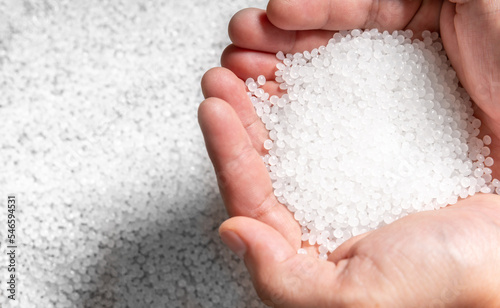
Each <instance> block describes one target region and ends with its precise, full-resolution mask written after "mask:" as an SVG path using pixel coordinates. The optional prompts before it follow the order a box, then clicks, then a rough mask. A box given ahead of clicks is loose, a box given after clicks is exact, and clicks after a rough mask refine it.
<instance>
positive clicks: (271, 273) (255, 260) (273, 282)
mask: <svg viewBox="0 0 500 308" xmlns="http://www.w3.org/2000/svg"><path fill="white" fill-rule="evenodd" d="M219 233H220V236H221V239H222V241H223V242H224V243H225V244H226V245H228V246H229V248H230V249H231V250H233V251H234V252H235V253H236V254H238V255H239V256H240V257H242V258H243V259H244V261H245V265H246V266H247V268H248V271H249V272H250V275H251V277H252V281H253V283H254V286H255V289H256V291H257V294H258V295H259V297H260V298H261V299H262V301H263V302H264V303H265V304H266V305H268V306H271V307H336V306H338V305H340V304H341V302H342V301H341V300H340V297H341V296H340V295H341V294H340V292H339V284H338V280H339V279H338V277H339V275H340V274H341V272H342V270H341V269H339V268H338V267H337V266H335V264H334V263H332V262H327V261H322V260H319V259H318V258H317V257H316V256H310V255H299V254H297V249H298V247H292V246H291V245H290V243H289V242H288V241H287V240H286V239H285V238H284V237H283V235H281V233H279V232H278V231H276V230H275V229H274V228H272V227H270V226H268V225H266V224H264V223H262V222H260V221H257V220H255V219H251V218H247V217H233V218H230V219H228V220H227V221H225V222H224V223H223V224H222V225H221V227H220V229H219ZM341 267H342V266H341Z"/></svg>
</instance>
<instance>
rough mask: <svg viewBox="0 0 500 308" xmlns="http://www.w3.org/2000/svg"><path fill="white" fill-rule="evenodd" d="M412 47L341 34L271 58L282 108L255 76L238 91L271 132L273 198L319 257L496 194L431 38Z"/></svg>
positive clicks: (480, 143)
mask: <svg viewBox="0 0 500 308" xmlns="http://www.w3.org/2000/svg"><path fill="white" fill-rule="evenodd" d="M412 36H413V33H412V32H411V31H409V30H407V31H395V32H393V33H389V32H387V31H384V32H383V33H381V32H379V31H378V30H377V29H373V30H366V31H361V30H352V31H341V32H339V33H336V34H335V35H334V36H333V38H332V39H331V40H330V41H329V42H328V44H327V45H326V46H321V47H319V48H317V49H313V50H312V51H311V52H308V51H305V52H303V53H296V54H287V55H284V54H283V53H282V52H279V53H278V54H277V58H278V59H279V60H281V61H282V62H280V63H278V64H277V71H276V73H275V74H276V81H277V82H278V83H280V89H282V90H285V91H286V94H283V95H282V96H281V97H278V96H276V95H269V93H265V91H264V90H263V89H261V88H260V86H262V85H264V84H265V82H266V80H265V78H264V76H259V78H258V79H257V81H255V80H253V79H248V80H247V81H246V85H247V88H248V90H249V92H248V94H249V96H250V98H251V101H252V103H253V105H254V107H255V110H256V112H257V114H258V116H259V117H260V118H261V120H262V122H263V123H264V124H265V126H266V128H267V130H268V131H269V140H266V141H265V142H264V147H265V148H266V149H267V150H268V151H269V152H268V154H266V155H265V156H264V157H263V160H264V163H265V164H266V165H267V168H268V171H269V175H270V177H271V180H272V185H273V188H274V194H275V196H276V197H277V199H278V201H279V202H280V203H282V204H284V205H286V206H287V207H288V209H289V210H290V211H291V212H293V213H294V217H295V219H296V220H297V221H298V222H299V223H300V225H301V227H302V240H303V241H308V242H309V243H310V244H312V245H314V244H317V245H318V246H319V252H320V258H323V259H326V258H327V253H328V252H332V251H333V250H334V249H335V248H336V247H338V245H340V244H341V243H342V242H344V241H346V240H347V239H349V238H350V237H352V236H356V235H358V234H361V233H364V232H367V231H369V230H373V229H376V228H378V227H380V226H382V225H384V224H388V223H391V222H392V221H394V220H396V219H398V218H401V217H403V216H405V215H408V214H410V213H413V212H418V211H424V210H432V209H438V208H441V207H444V206H446V205H448V204H454V203H456V202H457V201H458V198H466V197H468V196H472V195H474V194H476V193H478V192H481V193H490V192H494V191H495V189H496V188H497V187H499V186H500V182H499V181H498V180H492V176H491V173H492V170H491V169H490V168H491V166H492V165H493V159H492V158H491V157H488V155H489V154H490V149H489V148H488V145H489V144H490V143H491V138H490V137H489V136H484V137H482V138H479V135H480V131H479V128H480V126H481V121H480V120H479V119H477V118H475V117H474V115H473V109H472V103H471V101H470V98H469V96H468V94H467V93H466V91H465V90H464V89H463V88H461V87H460V86H459V83H458V79H457V76H456V73H455V71H454V70H453V68H452V67H451V66H450V62H449V60H448V59H447V57H446V54H445V51H444V50H443V45H442V43H441V40H440V39H439V36H438V34H437V33H430V32H429V31H424V32H423V33H422V37H423V40H418V39H415V40H412ZM499 190H500V189H499Z"/></svg>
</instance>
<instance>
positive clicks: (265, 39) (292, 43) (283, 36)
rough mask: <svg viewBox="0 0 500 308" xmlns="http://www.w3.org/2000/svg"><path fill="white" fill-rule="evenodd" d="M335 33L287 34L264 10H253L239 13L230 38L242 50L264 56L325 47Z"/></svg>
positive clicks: (309, 32) (303, 32)
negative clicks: (248, 50) (267, 53)
mask: <svg viewBox="0 0 500 308" xmlns="http://www.w3.org/2000/svg"><path fill="white" fill-rule="evenodd" d="M333 34H334V31H324V30H310V31H288V30H283V29H280V28H278V27H276V26H275V25H273V24H272V23H271V22H270V21H269V19H268V18H267V15H266V12H265V11H264V10H260V9H255V8H250V9H245V10H242V11H239V12H238V13H236V14H235V15H234V16H233V18H232V19H231V22H230V23H229V36H230V38H231V41H232V42H233V44H234V45H236V46H238V47H240V48H246V49H252V50H258V51H262V52H269V53H273V54H275V53H277V52H278V51H283V52H285V53H295V52H303V51H304V50H310V49H312V48H316V47H318V46H321V45H326V43H327V42H328V40H329V39H331V38H332V36H333Z"/></svg>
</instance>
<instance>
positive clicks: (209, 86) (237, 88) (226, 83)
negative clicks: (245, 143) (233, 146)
mask: <svg viewBox="0 0 500 308" xmlns="http://www.w3.org/2000/svg"><path fill="white" fill-rule="evenodd" d="M201 87H202V89H203V95H205V97H217V98H220V99H222V100H224V101H226V102H227V103H228V104H230V105H231V107H233V109H234V111H235V112H236V114H237V115H238V118H239V119H240V121H241V124H242V125H243V127H244V128H245V130H246V132H247V134H248V136H249V137H250V140H251V141H252V145H253V147H254V148H255V149H256V150H257V152H258V153H259V154H260V155H264V154H266V153H267V151H266V150H265V149H264V146H263V144H264V141H266V139H268V131H267V130H266V128H265V126H264V124H263V123H262V121H261V120H260V118H259V117H258V116H257V114H256V113H255V109H254V107H253V105H252V102H251V101H250V99H249V98H248V95H247V93H246V91H247V89H246V87H245V84H244V83H243V81H241V80H240V79H238V77H237V76H236V75H234V74H233V73H232V72H231V71H229V70H227V69H225V68H220V67H217V68H213V69H211V70H209V71H208V72H206V73H205V75H204V76H203V78H202V80H201Z"/></svg>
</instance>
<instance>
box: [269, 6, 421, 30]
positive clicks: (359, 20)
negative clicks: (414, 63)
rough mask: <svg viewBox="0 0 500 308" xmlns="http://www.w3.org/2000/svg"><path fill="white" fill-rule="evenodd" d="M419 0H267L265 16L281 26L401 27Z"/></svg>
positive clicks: (318, 27) (322, 27) (412, 14)
mask: <svg viewBox="0 0 500 308" xmlns="http://www.w3.org/2000/svg"><path fill="white" fill-rule="evenodd" d="M420 5H421V1H393V0H380V1H375V0H372V1H369V0H363V1H361V0H353V1H344V0H308V1H305V0H270V1H269V4H268V6H267V15H268V18H269V20H270V21H271V23H272V24H274V25H275V26H277V27H279V28H281V29H285V30H307V29H325V30H348V29H354V28H363V29H366V28H378V29H380V30H398V29H403V28H404V27H405V26H406V25H407V24H408V23H409V22H410V20H411V19H412V17H413V16H414V15H415V13H416V12H417V10H418V9H419V7H420Z"/></svg>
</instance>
